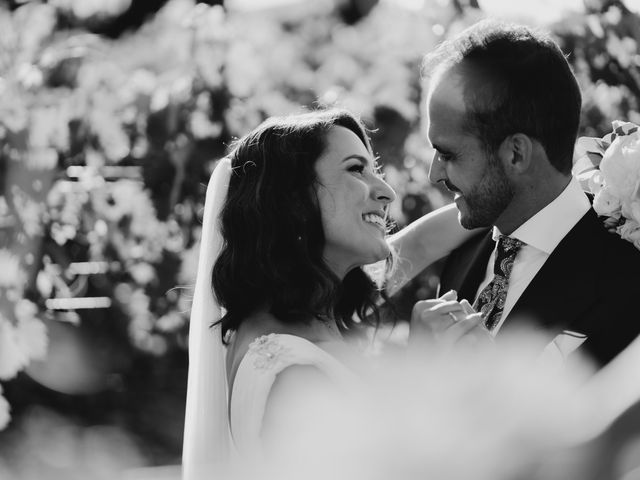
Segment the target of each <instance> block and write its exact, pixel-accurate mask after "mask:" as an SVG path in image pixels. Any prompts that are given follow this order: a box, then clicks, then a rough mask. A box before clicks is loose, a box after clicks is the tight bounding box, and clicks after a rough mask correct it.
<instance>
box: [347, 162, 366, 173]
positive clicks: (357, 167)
mask: <svg viewBox="0 0 640 480" xmlns="http://www.w3.org/2000/svg"><path fill="white" fill-rule="evenodd" d="M347 170H348V171H349V172H355V173H364V165H363V164H361V163H357V164H354V165H351V166H350V167H349V168H348V169H347Z"/></svg>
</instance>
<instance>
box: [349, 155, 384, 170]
mask: <svg viewBox="0 0 640 480" xmlns="http://www.w3.org/2000/svg"><path fill="white" fill-rule="evenodd" d="M348 160H360V161H361V162H362V163H363V164H364V165H366V166H372V167H375V165H376V163H375V161H374V162H373V163H372V162H371V159H370V158H367V157H363V156H362V155H349V156H348V157H345V158H343V159H342V162H343V163H344V162H346V161H348Z"/></svg>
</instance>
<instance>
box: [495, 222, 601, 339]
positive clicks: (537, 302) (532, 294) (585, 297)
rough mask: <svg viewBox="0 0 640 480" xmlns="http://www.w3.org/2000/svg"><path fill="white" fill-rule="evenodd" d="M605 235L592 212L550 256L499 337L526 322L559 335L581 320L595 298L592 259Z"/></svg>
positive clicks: (594, 277) (521, 298)
mask: <svg viewBox="0 0 640 480" xmlns="http://www.w3.org/2000/svg"><path fill="white" fill-rule="evenodd" d="M602 234H607V232H606V231H605V230H604V229H603V228H602V225H600V221H599V220H598V218H597V215H596V214H595V212H594V211H593V210H589V211H588V212H587V213H586V214H585V215H584V216H583V217H582V218H581V219H580V221H578V223H577V224H576V225H575V226H574V227H573V228H572V229H571V230H570V231H569V233H568V234H567V235H566V236H565V237H564V238H563V239H562V241H561V242H560V243H559V244H558V246H557V247H556V248H555V249H554V251H553V252H552V253H551V255H550V256H549V258H548V259H547V261H546V262H545V263H544V265H543V266H542V268H541V269H540V271H539V272H538V273H537V274H536V276H535V277H534V278H533V280H532V281H531V283H530V284H529V286H528V287H527V288H526V290H525V291H524V292H523V294H522V295H521V296H520V298H519V299H518V301H517V302H516V304H515V305H514V307H513V309H512V310H511V312H509V315H508V317H507V319H506V321H505V323H504V325H503V327H502V328H501V329H500V333H502V332H503V331H508V330H510V329H512V328H513V327H514V326H518V325H521V324H522V323H523V321H528V322H533V323H534V324H537V325H539V326H541V327H543V328H544V329H547V330H552V331H555V332H558V331H561V330H563V329H564V328H566V327H567V326H569V325H571V324H572V323H573V322H574V320H575V319H576V318H578V317H580V316H582V315H583V314H584V312H585V311H587V310H588V309H589V306H590V304H591V301H593V300H595V298H596V296H595V293H596V289H595V285H596V276H597V271H596V269H595V268H594V266H593V265H592V263H591V262H590V261H589V259H590V258H592V257H593V253H594V251H597V248H598V245H599V244H600V240H599V239H600V238H602V237H601V235H602Z"/></svg>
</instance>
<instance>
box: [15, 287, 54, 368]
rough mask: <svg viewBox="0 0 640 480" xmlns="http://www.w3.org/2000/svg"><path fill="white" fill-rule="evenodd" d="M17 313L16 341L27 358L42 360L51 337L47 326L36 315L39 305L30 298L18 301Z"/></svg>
mask: <svg viewBox="0 0 640 480" xmlns="http://www.w3.org/2000/svg"><path fill="white" fill-rule="evenodd" d="M15 314H16V319H17V320H18V323H17V325H16V328H15V334H16V341H17V343H18V346H19V348H20V350H21V351H22V354H23V355H24V358H25V360H32V359H33V360H42V359H43V358H44V357H45V356H46V354H47V346H48V344H49V338H48V336H47V327H45V325H44V323H43V322H42V320H40V319H39V318H38V317H37V316H36V315H37V314H38V307H36V306H35V304H34V303H32V302H30V301H29V300H25V299H22V300H20V301H19V302H17V303H16V306H15Z"/></svg>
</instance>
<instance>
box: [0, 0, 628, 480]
mask: <svg viewBox="0 0 640 480" xmlns="http://www.w3.org/2000/svg"><path fill="white" fill-rule="evenodd" d="M373 3H375V2H373ZM470 3H471V5H473V3H474V2H470ZM390 5H391V4H390V3H388V2H387V3H385V2H381V3H378V4H377V5H375V6H374V7H373V9H372V10H371V11H370V12H369V13H368V15H366V16H365V17H364V18H362V19H361V20H360V21H358V22H356V23H353V24H346V23H345V22H344V20H343V18H342V17H340V16H339V15H338V14H337V13H336V12H335V11H329V10H321V9H316V8H309V9H308V11H306V12H303V13H302V14H301V13H300V12H296V11H290V12H287V15H283V14H282V12H279V13H277V14H276V13H273V14H272V16H270V15H267V14H265V13H263V14H256V15H250V14H243V15H240V14H232V13H228V12H225V11H224V10H223V9H222V8H219V7H215V8H210V7H206V6H204V5H195V4H194V3H193V2H192V1H189V0H173V1H170V2H168V3H167V5H166V6H165V7H164V8H163V9H162V10H160V12H159V13H158V14H157V15H156V16H155V17H153V18H152V19H150V20H149V21H148V22H146V23H145V24H143V25H142V26H141V27H140V28H138V29H137V30H135V31H131V32H125V33H124V34H123V35H121V36H120V37H119V38H117V39H109V38H106V37H104V36H100V35H96V34H91V33H88V31H87V30H86V29H85V28H83V24H82V22H76V23H75V24H74V23H71V24H70V23H69V22H68V21H66V22H65V18H67V17H66V16H65V15H67V16H68V15H69V12H67V11H65V10H64V9H61V8H57V9H56V7H54V6H51V4H40V3H37V2H30V3H27V4H25V5H24V6H22V7H20V8H18V9H17V10H15V9H14V10H9V9H6V8H0V30H1V31H2V32H3V33H2V36H1V37H0V44H1V45H0V46H1V50H0V80H1V83H0V86H1V88H2V89H1V96H2V97H1V98H2V101H1V102H0V139H1V141H2V150H1V152H0V175H2V177H0V178H2V179H3V182H0V188H2V189H3V190H2V191H0V200H2V201H0V220H1V222H0V242H1V243H0V248H4V249H9V250H10V251H12V252H14V255H15V257H16V258H18V259H19V261H20V265H21V268H22V270H23V271H24V272H25V275H26V277H25V279H24V281H23V282H18V281H17V280H16V282H18V283H16V285H13V286H12V287H11V288H9V287H7V286H6V285H5V287H3V289H1V291H0V298H1V299H2V303H1V304H0V305H2V306H1V307H0V312H1V313H2V314H3V315H4V316H5V317H6V318H8V319H9V320H11V318H12V317H13V315H14V312H13V310H12V308H11V305H12V304H13V303H15V300H16V297H15V293H16V292H19V293H20V295H23V296H25V297H26V298H29V299H30V300H31V301H32V302H34V303H35V304H36V305H37V306H38V313H37V315H38V317H39V318H40V319H41V320H42V321H43V322H45V324H46V325H47V328H48V332H49V356H48V357H47V359H46V360H45V361H44V362H32V364H31V365H30V366H29V367H28V368H27V369H26V371H25V372H23V373H22V374H20V375H19V376H18V377H17V378H15V379H13V380H10V381H8V382H6V383H4V390H5V396H6V397H7V399H8V400H9V402H10V403H11V405H12V408H13V422H12V424H11V425H10V426H9V427H8V428H7V429H6V430H5V431H3V432H0V458H1V459H2V462H3V463H0V467H1V468H6V469H7V471H10V470H11V471H13V470H12V469H14V470H15V469H17V468H19V465H20V462H21V459H22V458H23V456H21V455H20V453H19V450H18V449H19V448H23V449H26V448H27V447H25V445H26V444H27V443H28V441H30V440H29V439H30V438H32V437H33V435H34V433H33V432H34V431H35V432H40V433H39V435H40V436H42V434H43V433H42V432H41V431H39V430H38V428H44V427H38V425H45V424H46V425H48V427H47V428H49V429H50V430H55V429H56V428H58V427H60V425H61V424H64V425H67V428H69V427H68V425H69V423H68V422H71V423H70V424H71V425H72V426H73V428H74V429H76V433H77V431H81V432H84V434H85V435H88V433H87V430H83V429H86V428H88V427H95V426H109V428H111V427H113V428H117V430H116V433H114V434H113V435H115V437H114V438H116V440H117V439H120V438H125V439H126V442H124V444H125V445H129V447H131V448H135V449H136V451H137V452H139V453H138V454H137V455H135V456H133V457H130V458H129V457H127V458H128V460H127V461H128V462H129V463H130V464H131V465H137V464H167V463H178V462H179V457H180V448H181V438H182V415H183V410H184V395H185V388H186V368H187V354H186V341H187V339H186V336H187V331H188V311H189V301H190V289H189V285H191V284H193V283H194V278H195V264H196V255H197V248H198V238H199V233H200V217H199V216H200V214H201V211H202V207H203V201H204V193H205V187H206V184H207V181H208V177H209V175H210V173H211V171H212V170H213V168H214V166H215V162H216V160H217V159H219V158H220V157H221V156H223V155H224V153H225V151H226V148H227V146H228V145H229V143H230V142H231V141H232V140H233V139H234V138H236V137H238V136H241V135H243V134H244V133H246V132H247V131H248V130H249V129H251V128H252V127H254V126H256V125H257V124H258V123H259V122H260V121H262V120H263V119H265V118H266V117H268V116H271V115H280V114H287V113H292V112H297V111H300V110H301V109H302V108H311V107H314V106H316V105H322V104H339V105H342V106H346V107H347V108H350V109H352V110H354V111H356V112H358V113H359V114H361V116H362V117H363V119H364V120H365V121H366V122H367V124H368V125H369V126H370V127H371V128H372V129H374V130H373V133H372V136H373V142H374V146H375V149H376V150H377V152H378V153H379V154H380V156H381V162H382V164H383V165H384V166H385V172H386V175H387V179H388V181H389V182H390V183H391V184H392V186H393V187H394V188H395V189H396V191H397V192H398V201H397V202H396V204H395V205H394V206H393V209H392V217H393V219H394V220H395V221H396V223H397V225H398V227H402V226H403V225H406V224H407V223H409V222H410V221H412V220H414V219H416V218H418V217H419V216H420V215H422V214H424V213H427V212H429V211H431V210H432V209H434V208H436V207H439V206H441V205H444V204H446V203H448V202H449V201H450V198H449V197H448V194H447V193H446V192H445V191H442V190H440V189H439V188H438V187H436V186H433V185H431V184H429V182H428V180H427V178H426V173H427V171H428V165H429V161H430V158H431V155H432V152H431V151H430V149H429V148H428V146H427V143H426V140H425V135H424V128H423V127H424V125H423V124H422V123H421V120H420V118H421V116H420V110H421V108H422V107H421V98H422V87H423V85H422V83H423V81H422V80H421V78H420V62H421V57H422V55H423V54H424V53H425V52H427V51H428V50H429V49H431V48H432V47H433V46H434V45H435V44H436V43H437V42H439V41H440V40H441V39H443V38H445V37H447V36H449V35H451V34H453V33H455V32H457V31H459V30H460V29H462V28H464V27H465V26H467V25H469V24H471V23H473V22H474V21H476V20H478V19H479V18H481V17H482V12H481V11H480V10H478V9H477V8H475V7H473V6H465V5H466V4H464V2H451V3H446V2H433V5H431V4H430V5H429V7H428V8H425V9H423V10H421V11H418V12H416V11H408V10H403V9H400V8H397V7H392V6H390ZM98 20H99V17H92V18H89V19H88V20H87V22H88V23H87V25H89V24H90V22H91V21H98ZM549 28H550V29H551V30H552V31H553V33H554V34H555V36H556V38H557V39H558V40H559V41H560V43H561V45H562V47H563V50H564V51H565V52H567V53H568V54H569V57H568V58H569V60H570V62H571V63H572V65H573V66H574V68H575V71H576V73H577V75H578V78H579V81H580V84H581V87H582V89H583V92H584V108H583V123H582V125H583V126H582V129H583V132H582V133H583V134H585V135H592V136H602V135H603V134H605V133H606V132H607V131H608V130H609V128H610V122H611V120H614V119H617V118H620V119H627V120H630V121H634V122H637V123H638V122H640V113H638V112H639V111H640V108H639V105H638V102H639V98H640V73H639V70H638V66H639V65H640V56H639V55H638V53H637V42H638V40H639V37H640V19H639V18H638V16H636V15H635V14H633V13H631V12H629V11H628V10H627V9H626V8H625V6H624V4H623V3H621V2H619V1H606V0H598V1H596V0H593V1H588V2H587V5H586V10H585V13H584V14H576V15H575V16H572V17H571V18H566V19H564V20H563V21H561V22H558V23H557V24H555V25H552V26H549ZM15 185H18V186H19V187H20V189H19V190H16V189H15ZM18 200H20V201H18ZM29 225H35V227H34V228H35V230H33V229H32V230H30V231H31V233H30V234H25V232H26V231H28V226H29ZM0 260H1V259H0ZM85 262H90V263H88V264H86V263H85ZM0 263H1V262H0ZM79 263H80V264H83V265H85V266H86V265H89V266H88V267H86V268H88V269H89V270H88V271H81V270H78V268H80V267H78V264H79ZM0 268H2V265H0ZM436 284H437V277H436V276H435V274H434V272H433V270H428V271H426V272H424V273H423V274H422V275H421V276H420V278H419V279H417V280H415V281H414V282H413V283H412V284H411V285H410V286H409V287H408V288H406V289H405V291H404V292H402V293H401V294H400V295H399V296H398V297H397V298H396V299H395V300H396V304H397V308H398V311H399V314H400V317H401V318H403V316H404V318H406V316H407V314H408V311H409V309H410V306H411V305H412V304H413V302H415V301H416V300H417V299H421V298H428V297H430V296H433V295H434V293H435V286H436ZM12 292H13V293H12ZM12 295H13V296H12ZM86 297H106V298H108V299H110V300H111V305H110V306H109V307H108V308H92V309H76V310H61V309H56V310H53V309H51V308H48V307H47V305H50V304H47V300H50V299H56V298H86ZM43 412H49V413H48V414H45V413H43ZM47 415H48V416H47ZM65 422H67V423H65ZM56 426H57V427H56ZM105 428H107V427H105ZM78 429H79V430H78ZM49 433H51V432H50V431H49ZM112 433H113V432H112ZM118 435H119V436H118ZM45 436H46V432H45ZM101 438H102V437H101ZM25 442H27V443H25ZM127 442H129V443H127ZM115 443H118V442H117V441H116V442H115ZM129 447H127V448H129ZM122 448H124V447H122ZM114 452H115V453H114V455H116V456H117V454H118V452H119V450H117V449H116V450H115V451H114ZM42 462H44V464H45V465H46V461H45V460H42ZM124 463H125V464H126V463H127V462H124Z"/></svg>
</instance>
